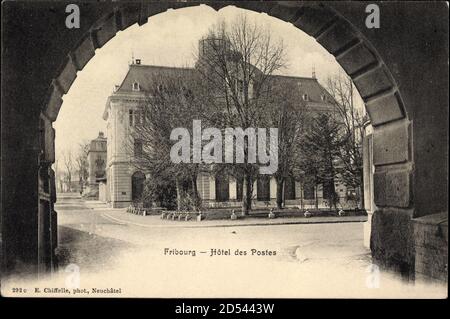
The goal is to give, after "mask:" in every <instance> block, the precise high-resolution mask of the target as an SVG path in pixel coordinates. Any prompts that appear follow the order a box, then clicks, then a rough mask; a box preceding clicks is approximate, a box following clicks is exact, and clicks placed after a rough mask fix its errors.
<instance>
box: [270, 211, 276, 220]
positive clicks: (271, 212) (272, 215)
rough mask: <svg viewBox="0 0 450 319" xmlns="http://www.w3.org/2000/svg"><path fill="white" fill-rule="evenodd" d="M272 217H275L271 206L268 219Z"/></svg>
mask: <svg viewBox="0 0 450 319" xmlns="http://www.w3.org/2000/svg"><path fill="white" fill-rule="evenodd" d="M273 218H275V213H274V212H273V208H271V209H270V211H269V219H273Z"/></svg>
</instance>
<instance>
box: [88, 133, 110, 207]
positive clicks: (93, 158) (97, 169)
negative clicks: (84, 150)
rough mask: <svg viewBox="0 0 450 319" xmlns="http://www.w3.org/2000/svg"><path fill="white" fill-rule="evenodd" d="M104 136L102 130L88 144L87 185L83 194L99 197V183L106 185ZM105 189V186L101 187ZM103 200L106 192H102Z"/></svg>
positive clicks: (105, 143)
mask: <svg viewBox="0 0 450 319" xmlns="http://www.w3.org/2000/svg"><path fill="white" fill-rule="evenodd" d="M106 145H107V142H106V137H105V136H104V133H103V132H99V133H98V137H97V138H96V139H93V140H92V141H91V142H90V144H89V151H88V155H87V161H88V165H89V177H88V185H87V188H86V191H85V196H87V197H93V198H96V199H98V198H99V185H100V184H105V185H106V161H107V156H106V150H107V147H106ZM103 188H104V189H105V190H103V192H105V191H106V187H103ZM102 195H103V196H100V197H103V198H102V199H103V200H106V194H105V193H103V194H102Z"/></svg>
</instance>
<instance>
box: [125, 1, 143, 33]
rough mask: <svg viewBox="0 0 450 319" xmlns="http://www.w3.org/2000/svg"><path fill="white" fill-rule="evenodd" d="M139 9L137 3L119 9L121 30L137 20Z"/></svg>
mask: <svg viewBox="0 0 450 319" xmlns="http://www.w3.org/2000/svg"><path fill="white" fill-rule="evenodd" d="M140 10H141V6H140V5H139V4H128V5H126V6H124V7H123V8H122V9H121V10H120V17H121V30H125V29H126V28H128V27H129V26H131V25H133V24H135V23H136V22H138V21H139V12H140Z"/></svg>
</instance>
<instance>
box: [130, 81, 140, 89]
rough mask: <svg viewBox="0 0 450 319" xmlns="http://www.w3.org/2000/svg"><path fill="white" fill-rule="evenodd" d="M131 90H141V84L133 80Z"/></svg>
mask: <svg viewBox="0 0 450 319" xmlns="http://www.w3.org/2000/svg"><path fill="white" fill-rule="evenodd" d="M131 90H132V91H140V90H141V86H140V85H139V82H138V81H134V82H133V84H132V87H131Z"/></svg>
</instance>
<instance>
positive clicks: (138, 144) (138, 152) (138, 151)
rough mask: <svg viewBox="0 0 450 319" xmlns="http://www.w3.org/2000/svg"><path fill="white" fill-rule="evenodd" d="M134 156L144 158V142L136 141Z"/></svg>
mask: <svg viewBox="0 0 450 319" xmlns="http://www.w3.org/2000/svg"><path fill="white" fill-rule="evenodd" d="M134 156H136V157H139V156H142V141H141V140H138V139H136V140H134Z"/></svg>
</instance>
